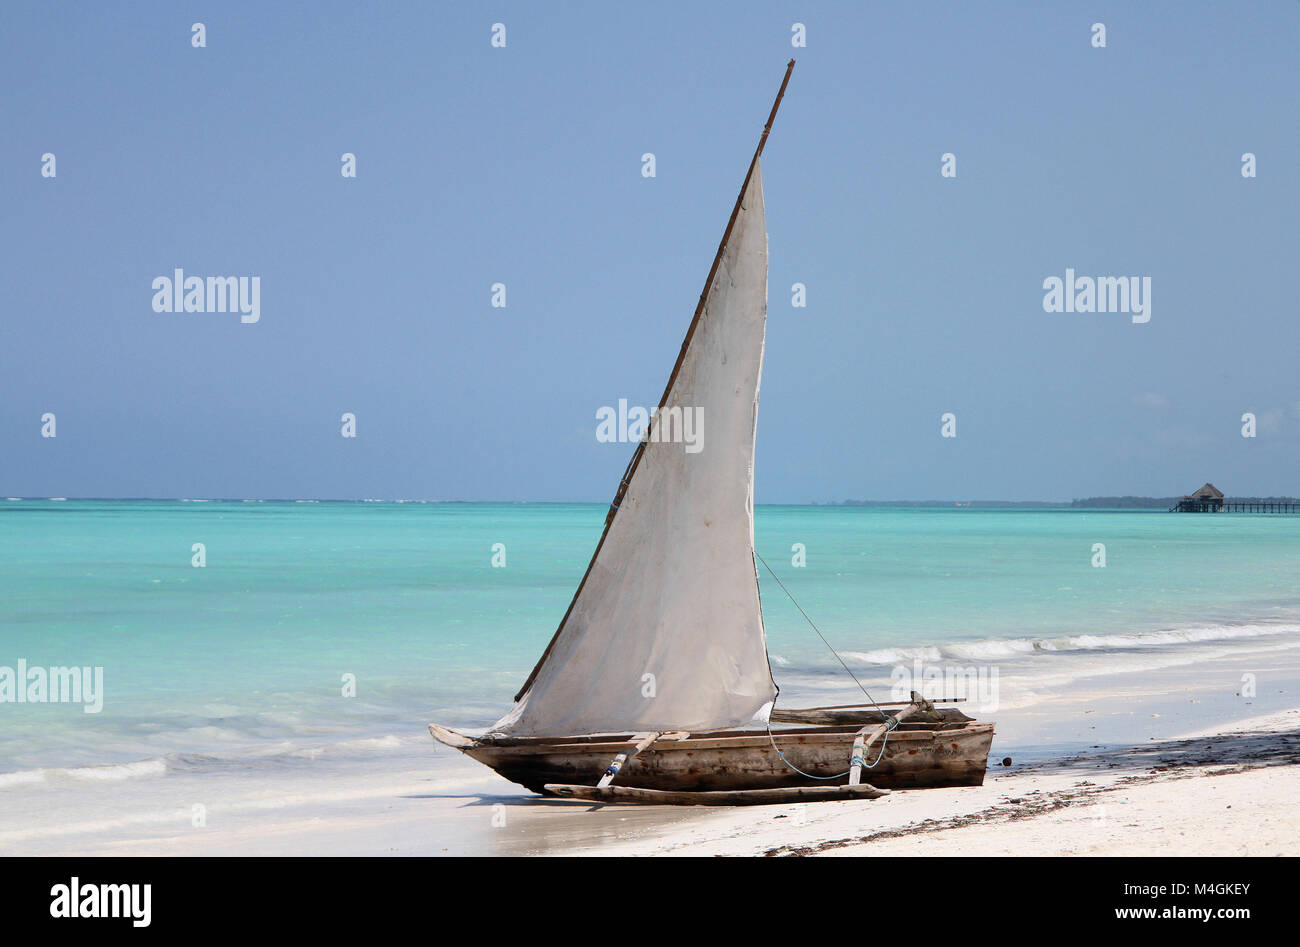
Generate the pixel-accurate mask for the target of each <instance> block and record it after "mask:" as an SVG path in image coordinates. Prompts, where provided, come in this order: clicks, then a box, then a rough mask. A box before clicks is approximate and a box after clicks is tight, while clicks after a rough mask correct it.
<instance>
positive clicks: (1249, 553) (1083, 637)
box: [0, 499, 1300, 775]
mask: <svg viewBox="0 0 1300 947" xmlns="http://www.w3.org/2000/svg"><path fill="white" fill-rule="evenodd" d="M604 515H605V508H604V507H603V506H599V505H496V504H438V503H414V502H412V503H372V502H364V503H361V502H359V503H324V502H322V503H306V502H269V501H268V502H239V501H224V502H184V501H61V502H60V501H45V500H41V501H37V500H22V501H5V500H2V499H0V666H6V665H7V666H10V667H12V666H15V665H16V662H17V661H18V659H20V658H22V659H26V661H27V663H28V665H29V666H38V665H40V666H51V665H60V666H69V665H91V666H102V667H103V668H104V690H105V702H104V707H103V710H102V712H100V713H98V714H85V713H83V711H82V709H81V708H80V707H78V706H76V705H72V704H66V705H48V704H47V705H35V704H13V703H3V704H0V774H6V773H8V774H11V775H13V774H20V773H22V772H26V771H31V770H33V769H35V768H39V767H84V766H97V765H107V764H123V763H131V762H135V761H141V760H154V759H167V760H171V761H172V762H171V763H170V764H169V765H178V764H177V762H176V761H178V760H180V761H182V762H184V763H185V764H186V765H201V764H202V763H203V762H204V761H225V762H226V763H227V764H229V762H230V761H232V760H236V761H238V760H244V761H248V760H256V759H275V760H282V759H283V755H284V753H286V752H293V751H296V750H298V749H300V748H302V747H305V746H330V745H344V744H347V743H348V741H356V740H364V739H366V738H370V739H374V738H385V737H389V736H391V735H393V734H398V735H401V737H402V739H405V738H406V737H407V736H410V735H412V734H414V735H415V738H417V739H423V740H427V737H425V736H423V735H422V733H421V731H422V728H423V726H424V724H425V723H426V722H427V721H429V720H438V721H440V722H446V723H449V724H452V725H459V726H465V727H474V726H484V725H487V724H489V723H491V722H492V721H493V720H495V719H496V718H497V717H498V716H500V714H501V713H502V712H504V710H505V709H506V708H507V707H508V706H509V703H510V698H511V696H512V695H513V693H514V692H515V690H516V688H517V687H518V686H519V684H520V683H522V681H523V679H524V677H525V676H526V675H527V673H528V671H529V669H530V668H531V667H532V665H533V662H534V661H535V660H536V658H537V657H538V655H539V654H540V653H541V651H542V649H543V648H544V647H545V645H546V643H547V641H548V640H549V639H550V636H551V634H552V633H553V631H554V630H555V625H556V623H557V622H558V620H559V618H560V616H561V615H562V614H563V612H564V610H565V608H566V606H567V605H568V602H569V599H570V597H571V595H572V593H573V590H574V588H575V587H576V585H577V583H578V581H579V579H580V578H581V576H582V573H583V571H584V569H585V568H586V565H587V561H588V559H589V557H590V555H591V551H592V549H593V548H594V545H595V543H596V540H597V539H598V537H599V534H600V529H601V526H602V523H603V519H604ZM755 529H756V544H757V547H758V550H759V552H760V554H762V555H763V556H764V558H765V559H766V560H767V562H768V563H769V564H770V565H771V566H772V568H773V569H775V570H776V571H777V573H778V574H779V575H780V576H781V578H782V580H783V581H784V582H785V584H786V585H787V587H788V588H789V589H790V590H791V591H792V592H793V593H794V594H795V596H796V597H797V598H798V599H799V601H800V603H801V604H802V605H803V607H804V608H805V609H806V610H807V611H808V612H809V614H811V615H812V616H813V618H814V619H815V620H816V621H817V622H818V624H819V626H820V627H821V629H822V631H823V633H824V634H826V636H827V637H828V638H829V639H830V640H831V642H833V643H834V644H835V646H836V647H837V648H838V649H840V650H841V651H842V652H844V653H845V656H846V660H848V661H849V662H850V664H851V665H853V666H856V667H859V668H861V669H862V671H863V674H864V675H868V676H869V675H871V674H877V672H883V673H884V674H885V675H886V676H887V669H888V667H889V665H891V664H894V663H897V662H900V661H907V660H911V658H912V657H914V656H918V655H921V656H925V657H927V658H928V659H934V660H940V659H942V660H949V661H952V660H957V661H962V662H1017V661H1019V662H1033V661H1036V662H1040V663H1041V666H1042V667H1043V668H1050V669H1052V671H1053V673H1056V672H1059V671H1060V669H1061V668H1063V667H1070V666H1074V664H1078V665H1079V666H1082V665H1081V663H1080V662H1085V661H1087V660H1088V659H1089V657H1090V656H1095V655H1096V654H1098V653H1105V654H1109V655H1114V654H1125V653H1130V652H1131V653H1132V654H1134V655H1148V656H1149V655H1150V654H1152V653H1154V652H1167V651H1177V650H1178V649H1180V648H1182V649H1188V648H1195V647H1204V646H1206V643H1207V642H1208V643H1212V644H1214V645H1215V646H1218V647H1227V646H1231V645H1232V644H1233V643H1234V642H1237V641H1239V640H1242V639H1253V638H1257V637H1260V636H1268V635H1278V634H1295V632H1296V627H1297V622H1298V621H1300V582H1298V581H1297V580H1298V579H1300V542H1297V539H1300V518H1297V517H1286V516H1245V515H1221V516H1208V515H1207V516H1194V515H1173V514H1165V513H1160V512H1131V511H1114V512H1111V511H1105V512H1095V511H1078V510H1042V509H1034V510H1001V509H999V510H984V509H971V508H961V509H938V508H923V509H895V508H887V509H882V508H865V507H759V508H758V510H757V513H756V527H755ZM194 543H203V544H205V546H206V563H207V564H206V567H205V568H194V567H193V566H192V565H191V557H192V555H193V553H192V551H191V547H192V545H193V544H194ZM496 543H501V544H504V546H505V557H506V564H505V567H504V568H494V567H493V565H492V561H493V546H494V544H496ZM795 543H802V544H803V545H804V547H805V548H806V557H807V565H806V566H805V567H796V566H794V565H792V562H791V558H792V552H791V547H792V545H793V544H795ZM1094 543H1104V544H1105V547H1106V566H1105V567H1104V568H1096V567H1094V566H1093V564H1092V563H1093V559H1094V552H1093V544H1094ZM760 573H761V574H762V580H763V581H762V586H763V588H762V591H763V601H764V612H765V618H766V622H767V629H768V638H769V650H770V652H771V653H772V655H773V667H774V671H775V675H776V678H777V680H778V683H782V684H783V686H784V685H785V684H786V682H787V681H794V682H799V685H800V686H802V687H804V688H805V689H807V688H814V689H815V687H816V682H817V681H818V680H820V679H822V678H823V677H824V678H825V679H827V680H831V679H832V678H835V679H836V683H839V681H840V680H841V679H842V671H839V670H838V665H837V664H836V663H835V660H834V658H833V657H831V656H830V655H829V654H828V653H827V651H826V649H825V647H824V646H823V645H822V643H821V642H820V641H819V640H818V638H817V637H816V635H815V634H814V633H813V632H812V631H811V629H809V628H808V626H807V625H806V624H805V622H804V619H803V618H802V617H801V616H800V614H799V613H798V611H797V610H796V609H795V608H794V606H793V605H791V603H790V602H789V601H788V599H786V597H785V595H784V594H783V593H782V592H781V590H780V589H779V588H777V587H776V585H775V583H773V582H772V581H771V580H770V578H769V577H768V576H767V575H766V573H765V572H764V570H762V569H761V567H760ZM1072 662H1073V663H1074V664H1072ZM1036 666H1037V665H1035V667H1036ZM1023 667H1025V668H1030V670H1032V669H1033V668H1032V667H1031V666H1030V665H1029V664H1028V663H1024V664H1023ZM345 674H351V675H355V678H356V682H357V683H356V688H357V694H356V696H355V697H351V698H347V697H344V696H342V688H343V675H345ZM837 675H838V677H837ZM877 676H878V674H877Z"/></svg>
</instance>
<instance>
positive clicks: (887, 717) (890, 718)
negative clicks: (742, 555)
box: [754, 549, 898, 779]
mask: <svg viewBox="0 0 1300 947" xmlns="http://www.w3.org/2000/svg"><path fill="white" fill-rule="evenodd" d="M754 558H755V559H757V560H758V561H759V562H761V563H763V568H765V569H766V570H767V571H768V572H770V573H771V575H772V578H773V579H775V580H776V584H777V585H779V586H781V591H782V592H784V593H785V594H786V597H787V598H788V599H790V601H791V602H793V603H794V607H795V608H797V609H799V614H801V615H803V617H804V620H805V621H807V622H808V624H809V625H811V626H812V630H813V631H815V632H817V637H818V638H820V639H821V640H822V644H824V645H826V648H827V650H828V651H830V653H831V654H833V655H835V660H836V661H839V662H840V666H841V667H842V668H844V670H845V671H847V672H848V675H849V677H851V678H853V683H854V684H857V685H858V689H859V690H861V691H862V693H864V694H866V695H867V700H869V701H871V706H873V707H875V708H876V712H877V713H879V714H880V715H881V716H882V717H883V718H884V724H885V732H884V733H883V734H882V735H881V739H880V753H879V754H877V756H876V760H875V762H874V763H865V762H864V763H863V764H862V765H863V766H865V767H866V768H867V769H875V768H876V764H877V763H879V762H880V761H881V760H882V759H883V758H884V756H885V745H886V744H887V743H889V734H890V732H891V731H893V730H896V729H898V718H897V717H895V716H894V715H893V714H887V713H885V712H884V711H883V710H881V709H880V705H879V704H877V703H876V699H875V698H874V697H872V696H871V692H870V691H868V690H867V689H866V688H865V687H863V685H862V682H861V681H860V680H858V676H857V675H856V674H854V673H853V669H852V668H850V667H849V666H848V665H847V664H845V663H844V659H843V658H842V657H840V653H839V652H838V651H836V650H835V649H834V648H833V647H832V646H831V643H830V642H829V641H827V640H826V636H825V635H823V634H822V630H821V629H820V628H818V627H817V623H816V622H814V621H813V620H812V619H811V618H809V617H808V613H807V612H805V611H804V610H803V606H802V605H800V604H799V603H798V601H796V600H795V597H794V595H792V594H791V593H790V590H789V589H787V588H786V587H785V583H784V582H782V581H781V577H780V576H779V575H777V574H776V572H775V571H774V570H773V569H772V567H771V566H769V565H768V564H767V560H766V559H764V558H763V557H762V556H760V555H759V554H758V550H757V549H755V550H754ZM772 684H773V686H774V687H776V698H774V699H773V701H772V709H773V710H775V709H776V701H777V700H778V699H780V697H781V687H780V685H779V684H777V683H776V682H775V681H773V682H772ZM767 739H768V740H769V741H770V742H771V744H772V749H773V750H775V751H776V755H777V756H778V757H779V758H780V760H781V762H782V763H784V764H785V765H786V766H788V767H790V768H791V769H792V770H794V771H795V772H796V773H798V774H799V775H800V776H807V777H808V778H809V779H840V778H841V777H844V776H847V775H849V773H851V772H852V771H853V770H852V768H850V769H846V770H845V771H844V772H842V773H836V774H835V775H834V776H814V775H813V774H812V773H805V772H804V771H803V770H801V769H800V768H799V767H797V766H795V765H794V764H793V763H791V762H790V761H789V760H787V759H786V758H785V753H783V752H782V751H781V749H780V748H779V747H778V746H777V745H776V739H775V738H774V737H773V736H772V715H771V713H769V714H768V719H767Z"/></svg>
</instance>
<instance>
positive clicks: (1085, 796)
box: [0, 647, 1300, 856]
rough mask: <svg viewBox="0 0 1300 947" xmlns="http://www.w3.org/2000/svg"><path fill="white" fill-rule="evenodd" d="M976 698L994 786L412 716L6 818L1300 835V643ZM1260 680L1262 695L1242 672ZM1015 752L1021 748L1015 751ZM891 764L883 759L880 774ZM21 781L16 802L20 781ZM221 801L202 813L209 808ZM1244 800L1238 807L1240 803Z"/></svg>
mask: <svg viewBox="0 0 1300 947" xmlns="http://www.w3.org/2000/svg"><path fill="white" fill-rule="evenodd" d="M1126 664H1127V661H1126V658H1125V656H1116V661H1115V666H1114V667H1113V668H1112V669H1111V670H1110V672H1109V673H1106V674H1098V675H1094V676H1090V677H1088V678H1085V679H1082V680H1073V681H1070V682H1069V683H1067V684H1064V685H1063V686H1054V687H1052V688H1050V689H1048V690H1046V691H1044V690H1036V691H1035V692H1034V693H1033V694H1032V695H1031V696H1032V698H1033V699H1032V700H1027V701H1025V702H1018V701H1017V700H1016V697H1017V693H1016V688H1017V686H1018V685H1017V682H1016V681H1015V680H1014V679H1008V680H1006V681H1004V685H1005V688H1006V690H1007V692H1008V696H1010V697H1011V698H1012V699H1011V700H1010V701H1009V706H1007V707H1005V708H1004V709H1002V710H1001V711H996V712H993V713H981V712H976V713H975V714H974V715H975V716H976V717H978V718H980V719H987V720H992V721H993V722H994V723H995V724H996V725H997V727H998V731H997V736H996V738H995V741H994V746H993V752H992V754H991V758H990V762H991V763H993V764H995V765H993V766H992V767H991V769H990V771H989V774H988V777H987V778H986V780H985V783H984V785H983V786H980V787H958V788H952V789H923V790H900V791H895V792H893V793H891V794H890V795H888V796H884V797H882V798H880V799H876V800H871V801H843V802H821V803H803V804H794V805H779V806H762V807H752V808H749V807H746V808H741V809H713V808H696V807H660V806H646V807H643V806H592V805H590V804H588V803H583V802H577V801H575V800H559V799H548V798H543V797H540V796H534V795H532V794H529V793H528V792H527V791H525V790H524V789H522V788H521V787H518V786H515V785H513V784H512V783H509V782H507V781H506V780H504V779H502V778H501V777H499V776H497V775H496V774H495V773H493V772H491V771H490V770H488V769H486V768H485V767H482V766H480V765H479V764H477V763H474V762H473V761H471V760H469V759H467V758H465V757H463V756H461V755H460V754H459V753H456V752H455V751H454V750H449V749H447V748H444V747H438V746H436V745H435V744H433V742H432V740H430V739H429V738H428V737H427V735H421V736H420V737H415V736H410V737H407V736H403V737H402V738H401V739H400V740H399V741H397V742H396V744H395V745H394V746H393V747H392V748H389V749H384V750H383V751H382V753H380V752H379V750H376V756H375V757H374V758H373V759H372V760H370V761H358V760H351V761H348V763H347V765H346V766H338V767H326V768H325V769H321V770H316V769H313V770H311V771H310V772H311V778H310V779H309V780H308V781H306V782H304V780H303V775H304V771H299V772H293V771H288V772H281V771H279V770H275V769H273V770H270V771H259V772H257V773H240V772H201V773H189V772H186V771H184V770H180V771H174V772H173V771H168V772H167V773H166V774H164V775H162V776H144V777H141V778H139V779H138V780H137V779H127V780H125V781H122V782H109V783H101V784H99V785H98V786H94V787H90V786H87V785H86V784H85V783H81V782H78V783H77V784H76V785H73V784H71V783H69V782H68V781H67V780H62V781H58V782H54V783H50V784H48V785H44V786H42V787H40V790H39V792H40V796H39V799H40V804H41V807H42V812H43V815H42V818H41V820H40V821H39V822H32V823H30V824H22V823H14V822H10V823H9V824H8V825H5V826H2V827H0V852H3V853H5V854H32V855H128V856H129V855H176V856H184V855H197V856H214V855H215V856H220V855H242V854H254V855H317V856H323V855H334V856H337V855H449V856H454V855H487V856H502V855H504V856H532V855H561V856H564V855H579V856H585V855H597V856H642V855H651V856H653V855H708V856H716V855H737V856H746V855H749V856H801V855H826V856H842V855H857V854H867V855H880V854H900V855H902V854H925V855H935V854H937V855H969V854H1002V855H1025V854H1084V853H1086V854H1107V855H1111V854H1125V853H1130V852H1141V853H1143V854H1153V853H1159V854H1191V853H1197V854H1242V853H1252V854H1253V853H1262V854H1272V853H1278V852H1283V851H1290V850H1293V849H1294V848H1295V846H1296V844H1297V843H1298V842H1300V821H1298V820H1300V815H1289V813H1290V812H1292V811H1293V809H1294V807H1293V806H1291V804H1290V800H1292V799H1294V798H1295V797H1296V796H1297V795H1298V794H1300V765H1296V764H1300V649H1297V648H1294V647H1279V648H1277V649H1274V650H1270V651H1267V652H1260V651H1253V650H1252V651H1248V652H1245V653H1242V652H1237V653H1229V654H1224V655H1220V656H1218V657H1216V658H1213V659H1211V660H1208V661H1197V662H1194V663H1189V664H1187V665H1184V666H1173V667H1168V666H1166V667H1162V668H1160V669H1159V670H1158V671H1155V672H1153V671H1151V670H1150V669H1143V668H1140V667H1139V668H1133V667H1131V666H1129V667H1125V665H1126ZM1252 674H1253V675H1256V676H1257V677H1258V678H1259V681H1260V683H1259V685H1258V695H1257V696H1254V697H1242V696H1240V695H1239V692H1238V691H1237V690H1235V688H1238V687H1240V686H1241V683H1240V682H1241V681H1242V680H1243V676H1244V675H1252ZM1007 756H1010V757H1011V758H1012V760H1013V765H1012V766H1011V767H1009V768H1003V767H1001V766H998V765H996V764H997V763H998V761H1000V760H1001V759H1002V758H1004V757H1007ZM866 781H867V782H870V777H869V776H867V777H866ZM4 792H5V790H0V801H3V793H4ZM196 803H202V804H204V805H205V806H206V822H205V824H203V825H201V826H195V825H193V824H192V822H191V818H190V807H191V806H192V805H194V804H196ZM1228 807H1231V808H1228Z"/></svg>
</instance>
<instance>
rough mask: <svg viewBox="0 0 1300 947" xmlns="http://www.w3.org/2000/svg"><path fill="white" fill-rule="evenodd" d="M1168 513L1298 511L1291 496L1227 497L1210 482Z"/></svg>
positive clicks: (1298, 508)
mask: <svg viewBox="0 0 1300 947" xmlns="http://www.w3.org/2000/svg"><path fill="white" fill-rule="evenodd" d="M1169 512H1170V513H1300V500H1296V499H1294V498H1293V497H1234V498H1228V497H1225V496H1224V495H1223V491H1222V490H1220V489H1219V488H1218V487H1216V486H1215V485H1214V484H1212V483H1207V484H1206V485H1205V486H1203V487H1201V489H1199V490H1197V491H1196V492H1195V493H1189V494H1187V495H1186V496H1184V497H1181V498H1179V499H1178V501H1177V502H1176V503H1174V504H1173V506H1171V507H1169Z"/></svg>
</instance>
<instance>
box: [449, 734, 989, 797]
mask: <svg viewBox="0 0 1300 947" xmlns="http://www.w3.org/2000/svg"><path fill="white" fill-rule="evenodd" d="M429 729H430V731H431V732H432V733H433V735H434V737H435V738H436V739H438V740H439V741H441V742H443V743H446V744H448V745H450V746H454V747H456V748H457V749H459V750H460V751H461V752H463V753H465V754H466V755H467V756H470V757H473V758H474V759H476V760H478V761H479V762H480V763H483V764H484V765H486V766H490V767H491V768H492V769H494V770H496V771H497V772H498V773H500V774H501V775H502V776H504V777H505V778H506V779H508V780H510V781H511V782H514V783H518V784H519V785H520V786H523V787H525V788H526V789H530V790H532V791H533V792H536V793H540V794H543V795H550V794H551V793H549V792H548V791H547V789H546V784H547V783H554V784H563V785H569V786H595V785H596V783H597V782H598V781H599V780H600V777H601V775H602V774H603V773H604V772H605V769H606V767H607V766H609V763H610V761H611V760H612V759H613V758H614V756H615V754H617V753H619V752H622V751H625V750H627V748H628V744H629V742H631V741H632V739H633V735H632V734H614V735H608V736H605V735H602V736H594V737H561V738H539V737H533V738H509V739H496V740H490V739H489V740H475V739H472V738H470V737H466V736H464V735H462V734H459V733H456V732H455V731H453V730H448V729H446V728H444V727H439V726H437V725H433V726H431V727H430V728H429ZM859 729H861V725H860V724H849V725H843V726H816V727H782V728H780V729H776V728H774V729H773V730H772V731H771V739H769V737H768V732H767V731H766V730H730V731H721V732H713V733H701V734H692V735H691V736H689V737H688V738H686V739H684V740H667V739H665V740H659V741H658V742H656V743H654V744H653V745H652V746H650V747H649V748H648V749H646V750H645V751H643V752H641V753H639V754H637V755H636V756H633V757H632V758H631V759H629V760H628V761H627V763H626V764H625V765H624V766H623V768H622V771H621V772H619V774H618V780H617V784H618V785H619V786H626V787H630V788H639V789H654V790H661V791H665V792H727V791H733V790H752V789H782V788H789V787H797V786H842V785H847V784H848V781H849V779H848V775H847V772H846V771H847V770H848V768H849V759H850V756H851V753H852V748H853V738H854V735H855V734H856V733H857V732H858V731H859ZM773 741H775V743H776V746H777V747H778V748H779V749H780V750H781V751H782V752H783V753H784V754H785V759H786V760H787V761H788V762H789V763H791V764H793V766H795V767H798V769H800V770H803V771H804V772H805V773H808V774H810V775H811V776H818V777H834V778H823V779H813V778H810V777H809V776H803V775H800V774H799V773H797V772H795V771H794V770H793V769H791V768H790V766H787V765H786V763H784V762H782V760H781V758H780V757H779V756H778V755H777V753H776V751H775V750H774V749H773V746H772V743H773ZM992 742H993V724H991V723H976V722H971V721H957V722H949V721H945V722H942V723H937V724H936V723H918V724H907V723H904V724H902V725H901V726H900V727H899V728H898V729H897V730H895V731H893V732H891V733H890V734H889V739H888V741H887V744H886V746H885V752H884V756H883V757H882V758H881V760H880V762H879V764H878V765H876V766H875V767H874V768H870V769H868V768H864V769H863V770H862V781H863V782H864V783H869V784H870V785H872V786H875V787H878V788H881V789H919V788H924V787H934V786H979V785H981V784H982V783H983V782H984V772H985V770H986V768H987V766H988V754H989V748H990V746H991V744H992ZM879 753H880V744H879V742H877V743H876V744H874V745H873V746H871V747H869V748H868V751H867V753H866V759H867V762H868V763H870V762H872V761H874V760H875V758H876V756H877V755H878V754H879ZM840 774H843V775H840Z"/></svg>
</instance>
